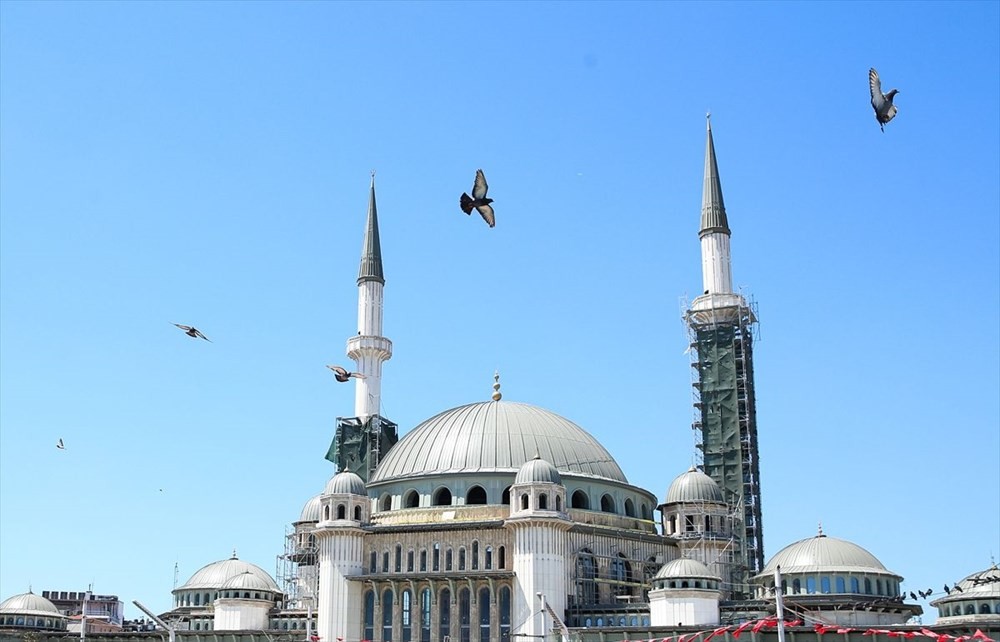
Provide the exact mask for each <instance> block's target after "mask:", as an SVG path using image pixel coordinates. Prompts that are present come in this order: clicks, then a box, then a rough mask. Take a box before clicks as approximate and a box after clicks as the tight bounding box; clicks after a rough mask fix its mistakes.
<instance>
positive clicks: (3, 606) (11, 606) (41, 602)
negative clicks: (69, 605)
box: [0, 591, 63, 617]
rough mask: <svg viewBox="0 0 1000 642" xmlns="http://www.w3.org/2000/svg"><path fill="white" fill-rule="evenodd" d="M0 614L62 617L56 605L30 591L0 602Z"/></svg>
mask: <svg viewBox="0 0 1000 642" xmlns="http://www.w3.org/2000/svg"><path fill="white" fill-rule="evenodd" d="M0 613H18V614H22V615H50V616H56V617H63V614H62V613H60V612H59V609H58V608H56V605H55V604H53V603H52V602H50V601H49V600H47V599H46V598H44V597H42V596H41V595H35V594H34V593H32V592H31V591H28V592H27V593H20V594H18V595H14V596H12V597H8V598H7V599H6V600H4V601H3V602H0Z"/></svg>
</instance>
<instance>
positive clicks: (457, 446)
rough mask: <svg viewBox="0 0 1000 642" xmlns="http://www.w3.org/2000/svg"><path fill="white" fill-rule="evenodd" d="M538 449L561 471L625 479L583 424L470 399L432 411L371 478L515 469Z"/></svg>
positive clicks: (533, 410)
mask: <svg viewBox="0 0 1000 642" xmlns="http://www.w3.org/2000/svg"><path fill="white" fill-rule="evenodd" d="M536 454H538V455H539V456H540V457H541V458H542V459H545V460H546V461H548V462H549V463H551V464H552V465H553V466H555V467H556V468H557V469H558V470H560V471H562V473H563V474H567V473H578V474H580V475H585V476H592V477H601V478H604V479H609V480H614V481H618V482H622V483H626V484H627V483H628V480H627V479H626V478H625V474H624V473H622V470H621V468H619V467H618V464H617V463H616V462H615V460H614V458H613V457H612V456H611V454H610V453H608V451H607V450H605V448H604V446H602V445H601V444H600V443H598V441H597V440H596V439H594V437H592V436H591V435H590V434H589V433H588V432H587V431H585V430H584V429H583V428H581V427H579V426H577V425H576V424H575V423H573V422H572V421H570V420H569V419H566V418H564V417H560V416H559V415H557V414H555V413H553V412H549V411H548V410H545V409H542V408H538V407H537V406H532V405H530V404H525V403H517V402H510V401H487V402H481V403H473V404H468V405H466V406H460V407H458V408H453V409H451V410H446V411H445V412H442V413H441V414H439V415H436V416H434V417H431V418H430V419H428V420H427V421H425V422H423V423H421V424H420V425H418V426H417V427H416V428H414V429H413V430H411V431H410V432H408V433H407V434H406V436H404V437H403V438H402V439H400V440H399V442H398V443H397V444H396V445H395V446H393V447H392V449H391V450H390V451H389V453H388V454H387V455H386V457H385V458H384V459H383V460H382V462H381V463H380V464H379V465H378V468H377V469H376V470H375V474H374V475H373V476H372V479H371V483H376V482H385V481H390V480H394V479H400V478H409V477H420V476H426V475H437V474H441V473H483V472H502V473H515V472H517V471H518V470H519V469H520V468H521V466H522V465H524V463H525V462H527V461H530V460H531V459H532V458H533V457H534V456H535V455H536Z"/></svg>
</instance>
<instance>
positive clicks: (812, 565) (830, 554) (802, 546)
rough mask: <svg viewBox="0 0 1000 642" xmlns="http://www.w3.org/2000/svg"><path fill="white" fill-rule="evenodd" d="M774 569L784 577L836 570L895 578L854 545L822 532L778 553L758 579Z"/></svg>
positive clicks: (866, 552)
mask: <svg viewBox="0 0 1000 642" xmlns="http://www.w3.org/2000/svg"><path fill="white" fill-rule="evenodd" d="M776 566H780V567H781V572H782V573H786V574H787V573H814V572H816V571H836V572H840V573H844V572H858V573H878V574H882V575H895V574H894V573H892V572H890V571H889V570H888V569H886V567H885V566H883V565H882V562H880V561H878V559H876V558H875V556H874V555H872V554H871V553H869V552H868V551H866V550H865V549H863V548H861V547H860V546H858V545H857V544H855V543H853V542H848V541H847V540H843V539H837V538H836V537H827V536H826V535H823V534H822V533H821V534H819V535H817V536H815V537H810V538H809V539H804V540H800V541H798V542H795V543H794V544H789V545H788V546H786V547H785V548H783V549H781V550H780V551H778V552H777V554H775V556H774V557H772V558H771V561H769V562H768V563H767V565H766V566H764V570H762V571H761V572H760V575H759V576H758V577H760V576H763V575H773V574H774V569H775V567H776ZM897 577H898V576H897Z"/></svg>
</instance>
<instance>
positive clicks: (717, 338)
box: [684, 293, 764, 596]
mask: <svg viewBox="0 0 1000 642" xmlns="http://www.w3.org/2000/svg"><path fill="white" fill-rule="evenodd" d="M684 307H685V309H686V311H685V313H684V321H685V323H686V327H687V331H688V353H689V354H690V356H691V373H692V390H693V395H694V409H695V410H694V421H693V422H692V425H691V427H692V429H693V430H694V431H695V438H696V448H697V451H698V455H699V459H700V462H699V468H701V469H702V470H703V471H704V472H705V474H707V475H708V476H709V477H711V478H712V479H713V480H715V482H716V483H717V484H718V485H719V488H720V489H721V490H722V494H723V498H724V500H725V501H726V503H727V504H728V505H729V506H730V507H732V508H733V509H735V510H734V513H735V515H734V518H735V522H736V523H735V524H734V528H733V530H734V532H735V533H736V534H737V538H736V542H735V543H734V544H735V546H734V550H733V554H734V560H733V561H734V563H735V573H734V577H733V578H732V580H733V583H734V584H736V585H737V587H736V588H735V591H734V593H735V594H736V595H737V596H740V595H741V594H743V595H744V596H746V595H747V594H748V593H749V580H750V578H751V577H752V576H754V575H756V574H757V573H759V572H760V571H761V569H763V567H764V549H763V532H762V512H761V502H760V497H761V492H760V460H759V454H758V446H757V412H756V398H755V394H754V378H753V344H754V339H755V338H756V336H757V335H756V331H757V313H756V304H755V303H754V302H752V301H751V302H750V303H748V302H747V300H746V299H745V298H744V297H743V296H742V295H741V294H735V293H730V294H705V295H702V296H700V297H698V298H696V299H695V300H694V301H693V302H692V303H691V305H690V306H688V305H686V304H685V305H684ZM740 585H742V587H743V590H740V588H739V586H740Z"/></svg>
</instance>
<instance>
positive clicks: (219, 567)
mask: <svg viewBox="0 0 1000 642" xmlns="http://www.w3.org/2000/svg"><path fill="white" fill-rule="evenodd" d="M243 573H250V574H252V575H254V576H255V577H257V578H258V579H260V580H261V585H262V587H263V586H267V588H266V589H263V588H262V589H261V590H268V591H274V592H275V593H280V592H281V589H279V588H278V585H277V583H275V581H274V579H272V578H271V576H270V575H269V574H268V573H267V571H265V570H264V569H262V568H261V567H259V566H257V565H256V564H251V563H250V562H244V561H243V560H241V559H237V557H236V556H235V555H233V556H232V557H231V558H229V559H227V560H221V561H219V562H212V563H211V564H209V565H207V566H203V567H201V568H200V569H198V570H197V571H196V572H195V574H194V575H192V576H191V579H189V580H188V581H187V582H185V583H184V585H183V586H179V587H177V588H176V589H174V591H173V592H174V593H178V592H181V591H190V590H193V589H221V588H224V586H225V584H226V582H228V581H229V580H231V579H232V578H234V577H236V576H237V575H241V574H243Z"/></svg>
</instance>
